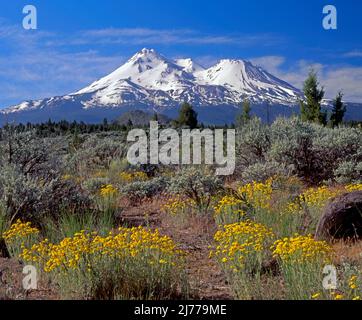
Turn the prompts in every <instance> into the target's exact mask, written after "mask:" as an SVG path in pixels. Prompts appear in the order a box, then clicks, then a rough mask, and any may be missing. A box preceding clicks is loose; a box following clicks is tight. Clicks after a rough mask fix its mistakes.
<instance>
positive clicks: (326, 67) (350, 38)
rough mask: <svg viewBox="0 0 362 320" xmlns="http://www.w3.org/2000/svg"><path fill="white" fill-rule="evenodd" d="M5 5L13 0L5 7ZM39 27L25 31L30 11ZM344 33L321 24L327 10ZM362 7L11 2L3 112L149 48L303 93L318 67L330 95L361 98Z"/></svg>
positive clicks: (62, 90)
mask: <svg viewBox="0 0 362 320" xmlns="http://www.w3.org/2000/svg"><path fill="white" fill-rule="evenodd" d="M3 2H5V1H3ZM27 4H32V5H35V6H36V8H37V10H38V29H37V30H31V31H27V30H24V29H23V28H22V20H23V17H24V15H23V14H22V9H23V7H24V6H25V5H27ZM327 4H333V5H335V6H336V7H337V10H338V29H337V30H329V31H326V30H324V29H323V27H322V19H323V13H322V9H323V6H325V5H327ZM361 30H362V1H357V0H312V1H300V0H299V1H297V0H289V1H281V0H279V1H277V0H276V1H267V0H259V1H258V0H254V1H243V0H239V1H237V0H222V1H221V0H220V1H216V0H215V1H210V0H209V1H204V0H199V1H197V0H182V1H179V0H178V1H170V0H169V1H166V0H153V1H150V0H148V1H145V0H137V1H129V0H122V1H119V0H87V1H86V0H78V1H68V0H67V1H64V0H62V1H61V0H27V1H20V0H12V1H6V2H5V3H2V4H1V10H0V108H1V107H6V106H9V105H12V104H17V103H19V102H21V101H24V100H29V99H36V98H45V97H50V96H54V95H63V94H66V93H70V92H74V91H77V90H78V89H80V88H82V87H83V86H86V85H88V84H89V83H90V82H92V81H94V80H96V79H97V78H99V77H101V76H104V75H106V74H107V73H109V72H111V71H113V70H114V69H115V68H117V67H118V66H119V65H121V64H122V63H124V62H125V61H126V60H127V59H128V58H129V57H130V56H132V55H133V54H134V53H135V52H136V51H139V50H140V49H142V48H143V47H149V48H154V49H156V50H157V51H159V52H160V53H162V54H164V55H165V56H167V57H170V58H179V57H192V58H194V59H195V60H196V61H198V62H199V63H201V64H203V65H205V66H210V65H211V64H213V63H215V62H216V61H217V60H218V59H221V58H242V59H248V60H251V61H253V62H254V63H256V64H259V65H261V66H262V67H264V68H265V69H267V70H268V71H269V72H271V73H273V74H275V75H276V76H279V77H280V78H282V79H283V80H286V81H288V82H290V83H291V84H293V85H295V86H297V87H301V85H302V82H303V80H304V79H305V77H306V74H307V72H308V70H309V68H310V67H314V68H315V69H316V70H317V71H318V73H319V77H320V82H321V84H322V85H324V86H325V88H326V91H327V96H328V97H332V96H334V95H335V94H336V93H337V91H338V90H341V89H342V90H343V91H344V93H345V97H346V100H349V101H358V102H362V41H361V39H362V35H361Z"/></svg>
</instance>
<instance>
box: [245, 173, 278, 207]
mask: <svg viewBox="0 0 362 320" xmlns="http://www.w3.org/2000/svg"><path fill="white" fill-rule="evenodd" d="M238 193H239V194H240V195H241V196H244V197H245V200H246V202H247V203H249V204H251V205H252V206H254V207H255V208H257V209H270V207H271V203H270V201H271V198H272V193H273V179H272V178H270V179H268V180H267V181H266V182H255V181H254V182H252V183H249V184H246V185H244V186H241V187H239V188H238Z"/></svg>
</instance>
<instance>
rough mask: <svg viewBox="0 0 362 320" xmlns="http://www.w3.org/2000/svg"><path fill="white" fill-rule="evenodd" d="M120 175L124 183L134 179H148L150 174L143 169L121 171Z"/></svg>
mask: <svg viewBox="0 0 362 320" xmlns="http://www.w3.org/2000/svg"><path fill="white" fill-rule="evenodd" d="M119 177H120V179H121V181H122V182H124V183H131V182H134V181H146V180H148V176H147V174H146V173H144V172H141V171H136V172H121V173H120V174H119Z"/></svg>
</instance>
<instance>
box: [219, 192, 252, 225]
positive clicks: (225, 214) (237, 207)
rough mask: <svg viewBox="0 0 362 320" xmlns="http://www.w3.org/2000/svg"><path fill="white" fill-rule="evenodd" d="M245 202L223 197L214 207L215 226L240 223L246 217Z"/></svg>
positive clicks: (235, 198) (232, 197)
mask: <svg viewBox="0 0 362 320" xmlns="http://www.w3.org/2000/svg"><path fill="white" fill-rule="evenodd" d="M245 209H246V204H245V201H243V200H242V199H239V198H237V197H235V196H225V197H223V198H222V199H221V200H220V201H219V202H218V203H217V204H216V206H215V207H214V211H215V215H214V217H215V220H216V223H217V224H231V223H236V222H240V221H242V220H243V218H244V217H245V216H246V214H247V212H246V210H245Z"/></svg>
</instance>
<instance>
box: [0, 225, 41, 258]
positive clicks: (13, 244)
mask: <svg viewBox="0 0 362 320" xmlns="http://www.w3.org/2000/svg"><path fill="white" fill-rule="evenodd" d="M38 234H39V230H38V229H37V228H34V227H32V226H31V223H30V222H22V221H21V220H17V221H16V222H15V223H14V224H13V225H11V227H10V229H9V230H7V231H5V232H4V233H3V238H4V240H5V242H6V246H7V248H8V250H9V253H10V255H11V256H12V257H18V256H19V254H20V252H21V250H22V247H24V246H26V245H27V246H29V245H31V244H32V243H34V242H35V241H36V240H37V237H38Z"/></svg>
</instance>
